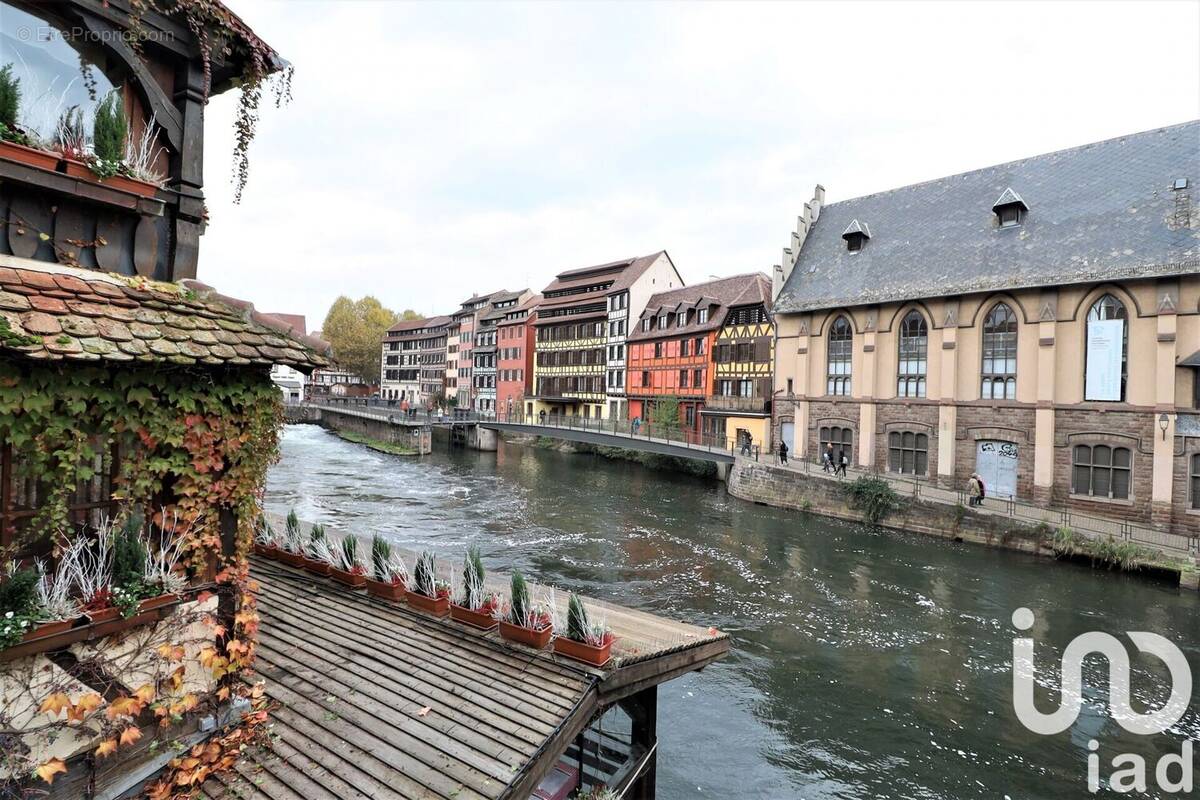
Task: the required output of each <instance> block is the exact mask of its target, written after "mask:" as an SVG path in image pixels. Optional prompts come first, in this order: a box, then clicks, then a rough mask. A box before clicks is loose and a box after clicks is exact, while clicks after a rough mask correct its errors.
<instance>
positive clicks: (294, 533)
mask: <svg viewBox="0 0 1200 800" xmlns="http://www.w3.org/2000/svg"><path fill="white" fill-rule="evenodd" d="M275 557H276V558H278V559H279V560H280V561H282V562H283V563H284V564H287V565H289V566H292V567H303V566H304V539H303V537H302V536H301V534H300V518H299V517H297V516H296V510H295V509H292V510H291V511H289V512H288V515H287V522H286V523H285V525H284V528H283V545H282V547H280V548H279V552H278V553H276V554H275Z"/></svg>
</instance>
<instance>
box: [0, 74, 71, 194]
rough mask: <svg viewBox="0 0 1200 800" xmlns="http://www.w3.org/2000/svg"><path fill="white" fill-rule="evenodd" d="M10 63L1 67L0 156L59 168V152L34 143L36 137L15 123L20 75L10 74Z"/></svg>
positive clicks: (19, 101) (25, 162)
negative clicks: (39, 146)
mask: <svg viewBox="0 0 1200 800" xmlns="http://www.w3.org/2000/svg"><path fill="white" fill-rule="evenodd" d="M12 69H13V65H12V64H5V65H4V67H3V68H0V158H7V159H9V160H11V161H19V162H21V163H22V164H27V165H29V166H31V167H38V168H39V169H46V170H51V171H53V170H55V169H58V160H59V159H58V154H57V153H53V152H49V151H46V150H43V149H41V148H38V147H33V146H31V145H33V144H34V143H35V142H36V141H37V140H36V138H33V137H31V136H30V135H29V134H28V133H26V132H25V131H23V130H22V129H21V127H20V126H19V125H18V124H17V109H18V108H19V107H20V105H21V79H20V78H17V77H15V76H13V74H12Z"/></svg>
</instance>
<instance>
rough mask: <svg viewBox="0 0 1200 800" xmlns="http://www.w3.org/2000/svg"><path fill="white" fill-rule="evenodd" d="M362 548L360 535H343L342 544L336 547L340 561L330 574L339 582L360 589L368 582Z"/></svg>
mask: <svg viewBox="0 0 1200 800" xmlns="http://www.w3.org/2000/svg"><path fill="white" fill-rule="evenodd" d="M361 550H362V548H360V547H359V546H358V537H357V536H355V535H354V534H352V533H348V534H346V535H345V536H343V537H342V541H341V544H340V545H339V546H338V547H337V548H336V552H337V556H338V561H337V563H335V564H334V565H333V566H332V568H331V569H330V570H329V576H330V577H331V578H333V579H334V580H335V581H337V582H338V583H343V584H345V585H346V586H350V587H352V588H354V589H360V588H362V587H363V586H365V585H366V583H367V568H366V567H365V566H363V563H362V560H361Z"/></svg>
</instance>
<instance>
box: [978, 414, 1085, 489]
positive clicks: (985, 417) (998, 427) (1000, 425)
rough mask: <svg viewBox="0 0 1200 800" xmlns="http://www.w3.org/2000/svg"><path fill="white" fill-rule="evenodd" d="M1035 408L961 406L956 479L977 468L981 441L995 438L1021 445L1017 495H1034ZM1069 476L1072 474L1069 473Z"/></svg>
mask: <svg viewBox="0 0 1200 800" xmlns="http://www.w3.org/2000/svg"><path fill="white" fill-rule="evenodd" d="M1034 434H1035V421H1034V410H1033V409H1032V408H1018V407H998V406H983V405H969V406H959V408H958V431H957V434H956V436H955V440H954V483H955V484H956V485H957V486H963V485H965V484H966V482H967V479H968V478H969V477H970V476H971V473H972V472H974V471H975V459H976V456H977V455H978V453H979V442H981V441H984V440H992V441H999V442H1009V443H1011V444H1014V445H1016V446H1017V451H1018V454H1019V455H1018V458H1017V497H1024V498H1032V497H1033V495H1034V491H1033V444H1034ZM1068 477H1069V475H1068Z"/></svg>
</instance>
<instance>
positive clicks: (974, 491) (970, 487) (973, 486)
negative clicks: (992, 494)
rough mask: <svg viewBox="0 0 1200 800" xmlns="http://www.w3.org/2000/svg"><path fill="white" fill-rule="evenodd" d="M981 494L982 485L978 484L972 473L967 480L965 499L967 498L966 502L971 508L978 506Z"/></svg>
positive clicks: (976, 476)
mask: <svg viewBox="0 0 1200 800" xmlns="http://www.w3.org/2000/svg"><path fill="white" fill-rule="evenodd" d="M982 492H983V484H982V483H980V481H979V476H978V475H976V474H975V473H974V472H972V473H971V477H969V478H967V497H968V498H969V499H968V501H967V502H968V503H970V505H971V507H972V508H974V507H975V506H977V505H979V498H980V496H981V493H982Z"/></svg>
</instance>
